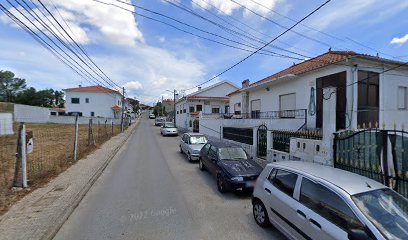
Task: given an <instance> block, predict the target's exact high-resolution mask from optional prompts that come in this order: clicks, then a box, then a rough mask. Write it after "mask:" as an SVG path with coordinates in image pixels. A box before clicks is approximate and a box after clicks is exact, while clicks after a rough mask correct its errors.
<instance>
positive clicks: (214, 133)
mask: <svg viewBox="0 0 408 240" xmlns="http://www.w3.org/2000/svg"><path fill="white" fill-rule="evenodd" d="M221 126H222V120H221V119H209V118H200V133H202V134H205V135H207V136H209V137H213V138H216V139H220V134H221V132H220V127H221ZM221 131H222V130H221Z"/></svg>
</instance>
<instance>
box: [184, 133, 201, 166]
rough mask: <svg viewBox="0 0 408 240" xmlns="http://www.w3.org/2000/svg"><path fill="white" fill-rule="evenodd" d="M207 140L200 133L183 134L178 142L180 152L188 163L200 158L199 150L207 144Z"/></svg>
mask: <svg viewBox="0 0 408 240" xmlns="http://www.w3.org/2000/svg"><path fill="white" fill-rule="evenodd" d="M207 141H208V138H207V137H206V136H205V135H203V134H200V133H185V134H183V136H182V137H181V140H180V152H181V153H185V154H186V155H187V159H188V161H190V162H191V161H194V160H198V159H199V158H200V151H201V148H203V146H204V145H205V144H206V143H207Z"/></svg>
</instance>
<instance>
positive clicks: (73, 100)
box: [64, 86, 130, 118]
mask: <svg viewBox="0 0 408 240" xmlns="http://www.w3.org/2000/svg"><path fill="white" fill-rule="evenodd" d="M64 91H65V112H66V114H68V115H72V114H74V113H77V114H79V115H80V116H84V117H105V118H121V115H122V99H123V98H122V94H120V93H119V92H118V91H115V90H112V89H109V88H105V87H102V86H87V87H82V86H79V87H77V88H68V89H64ZM124 108H125V110H127V109H129V108H130V106H129V105H128V103H127V102H126V101H125V103H124Z"/></svg>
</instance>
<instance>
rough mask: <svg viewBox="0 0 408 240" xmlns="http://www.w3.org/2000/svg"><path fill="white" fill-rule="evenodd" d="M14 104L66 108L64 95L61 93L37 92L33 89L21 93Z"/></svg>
mask: <svg viewBox="0 0 408 240" xmlns="http://www.w3.org/2000/svg"><path fill="white" fill-rule="evenodd" d="M14 102H15V103H20V104H26V105H32V106H40V107H54V106H58V107H61V106H64V100H63V93H62V92H61V91H54V90H53V89H44V90H40V91H37V90H35V88H33V87H30V88H28V89H26V90H23V91H22V92H19V93H18V94H17V96H16V99H15V101H14Z"/></svg>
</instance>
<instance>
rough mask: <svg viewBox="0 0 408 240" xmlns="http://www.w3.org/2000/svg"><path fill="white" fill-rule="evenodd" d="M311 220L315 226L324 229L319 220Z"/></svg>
mask: <svg viewBox="0 0 408 240" xmlns="http://www.w3.org/2000/svg"><path fill="white" fill-rule="evenodd" d="M309 222H310V223H311V224H313V225H314V226H316V227H317V228H319V229H322V226H321V225H320V224H319V223H318V222H316V221H315V220H313V219H309Z"/></svg>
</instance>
